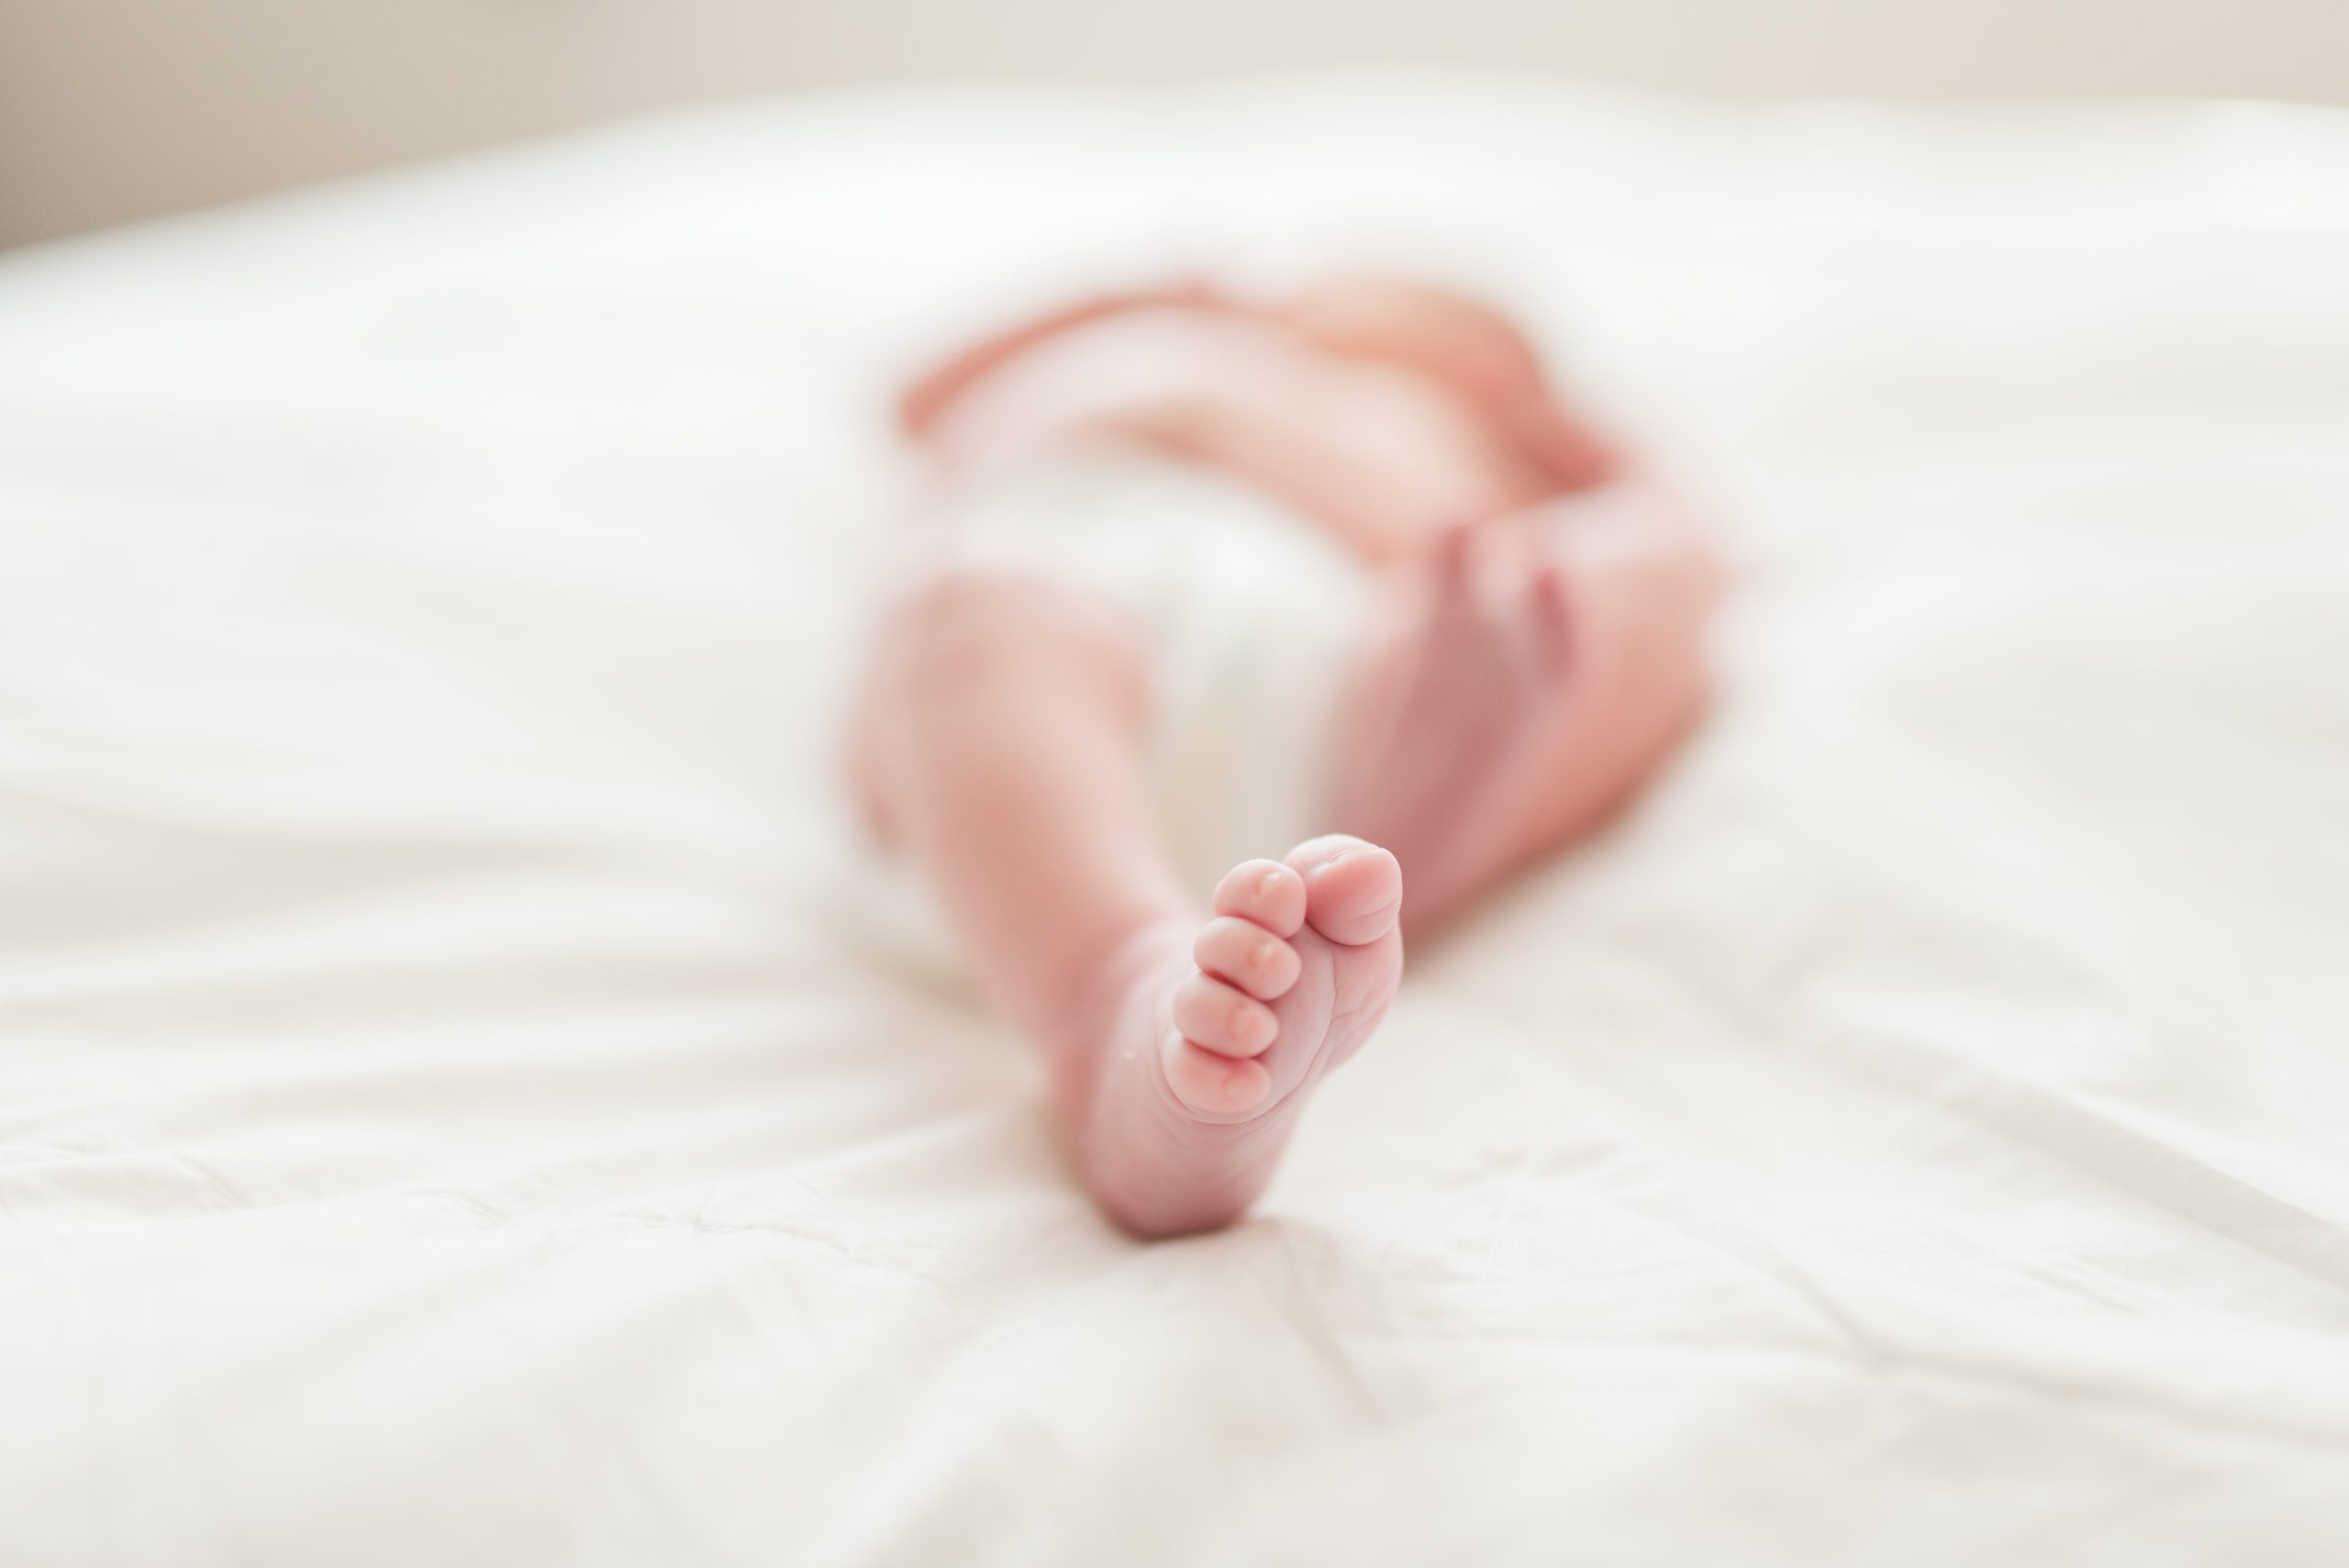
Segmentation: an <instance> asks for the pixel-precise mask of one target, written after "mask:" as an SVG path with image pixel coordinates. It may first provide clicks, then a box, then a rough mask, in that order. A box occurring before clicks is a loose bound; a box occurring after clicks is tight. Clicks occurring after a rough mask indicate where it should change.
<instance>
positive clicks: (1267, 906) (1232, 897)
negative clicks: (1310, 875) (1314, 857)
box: [1215, 861, 1305, 937]
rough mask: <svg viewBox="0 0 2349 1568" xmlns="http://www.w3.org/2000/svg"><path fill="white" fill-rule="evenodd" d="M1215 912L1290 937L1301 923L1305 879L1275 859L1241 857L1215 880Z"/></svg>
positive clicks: (1303, 916) (1303, 914)
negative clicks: (1218, 879)
mask: <svg viewBox="0 0 2349 1568" xmlns="http://www.w3.org/2000/svg"><path fill="white" fill-rule="evenodd" d="M1215 912H1216V913H1217V914H1219V915H1236V916H1238V917H1241V919H1244V920H1252V921H1254V922H1255V923H1256V924H1257V925H1259V926H1262V927H1264V929H1266V930H1268V931H1270V932H1272V933H1273V935H1275V936H1276V937H1293V936H1295V935H1297V931H1298V930H1299V929H1301V928H1302V927H1303V926H1304V925H1305V881H1304V879H1303V878H1302V877H1300V876H1298V875H1297V872H1296V871H1295V870H1294V869H1292V868H1291V867H1288V866H1286V865H1283V864H1282V863H1281V862H1278V861H1242V862H1240V863H1239V864H1238V865H1236V866H1233V867H1232V868H1231V869H1230V871H1228V872H1226V873H1224V875H1223V880H1222V881H1221V882H1219V883H1218V884H1216V890H1215Z"/></svg>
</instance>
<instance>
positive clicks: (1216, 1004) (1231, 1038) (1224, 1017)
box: [1174, 974, 1281, 1056]
mask: <svg viewBox="0 0 2349 1568" xmlns="http://www.w3.org/2000/svg"><path fill="white" fill-rule="evenodd" d="M1174 1013H1175V1028H1176V1029H1180V1030H1182V1031H1183V1038H1184V1039H1186V1040H1189V1041H1191V1042H1192V1043H1193V1044H1195V1045H1199V1046H1204V1047H1206V1048H1207V1049H1208V1050H1209V1051H1214V1052H1216V1053H1217V1054H1218V1055H1219V1056H1255V1055H1258V1054H1261V1053H1262V1052H1263V1051H1265V1050H1266V1049H1268V1048H1269V1047H1270V1046H1271V1045H1272V1043H1273V1041H1274V1040H1275V1038H1277V1037H1278V1036H1279V1034H1280V1032H1281V1026H1280V1021H1279V1020H1278V1019H1277V1018H1274V1017H1273V1010H1272V1009H1271V1008H1270V1007H1267V1006H1264V1004H1263V1003H1262V1002H1259V1001H1257V1000H1256V999H1255V998H1254V997H1252V996H1249V995H1245V994H1243V993H1241V991H1239V990H1237V989H1235V988H1234V987H1232V986H1230V985H1227V984H1224V983H1223V982H1222V981H1220V980H1218V979H1217V978H1216V977H1215V976H1213V975H1211V974H1194V975H1192V976H1191V977H1190V978H1189V979H1187V980H1186V981H1184V982H1183V983H1182V984H1179V985H1177V986H1175V1003H1174Z"/></svg>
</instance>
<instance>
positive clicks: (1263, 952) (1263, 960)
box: [1256, 941, 1280, 969]
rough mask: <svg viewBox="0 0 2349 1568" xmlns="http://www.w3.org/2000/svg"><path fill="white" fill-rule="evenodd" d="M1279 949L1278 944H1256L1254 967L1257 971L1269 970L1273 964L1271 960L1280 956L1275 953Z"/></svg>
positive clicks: (1267, 942)
mask: <svg viewBox="0 0 2349 1568" xmlns="http://www.w3.org/2000/svg"><path fill="white" fill-rule="evenodd" d="M1279 947H1280V944H1279V943H1278V942H1273V941H1263V942H1258V943H1257V944H1256V967H1257V968H1259V969H1270V968H1271V967H1272V964H1273V960H1274V959H1275V958H1277V957H1279V956H1280V954H1279V952H1278V951H1277V950H1278V949H1279Z"/></svg>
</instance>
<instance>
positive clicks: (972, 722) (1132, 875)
mask: <svg viewBox="0 0 2349 1568" xmlns="http://www.w3.org/2000/svg"><path fill="white" fill-rule="evenodd" d="M1146 700H1147V684H1146V681H1145V672H1144V668H1143V664H1142V661H1141V650H1140V648H1139V647H1138V646H1137V644H1136V640H1135V639H1134V637H1133V635H1132V633H1131V631H1130V628H1128V627H1127V626H1126V625H1125V624H1124V623H1123V622H1122V620H1121V619H1120V617H1119V616H1118V614H1117V613H1116V611H1115V609H1114V608H1113V607H1112V606H1108V604H1106V603H1104V602H1102V601H1099V600H1096V599H1094V598H1091V597H1089V596H1087V595H1085V594H1083V593H1082V592H1080V591H1078V590H1074V589H1072V588H1069V587H1066V586H1064V585H1062V584H1057V583H1054V582H1052V581H1049V580H1045V579H1041V578H1035V577H1028V576H1023V575H1017V574H1009V573H986V572H973V571H967V570H949V571H946V572H942V573H940V574H939V575H937V576H935V577H934V578H932V579H931V580H930V581H929V582H928V583H926V584H924V585H922V586H921V587H919V588H918V589H917V590H915V591H914V592H913V593H911V594H910V595H907V598H906V599H905V601H904V602H903V604H902V605H901V606H899V608H898V610H897V611H896V613H895V614H894V615H893V616H892V617H890V619H889V621H888V622H887V624H886V626H885V628H884V631H883V637H882V643H881V648H880V650H879V652H878V655H877V657H876V659H875V662H874V671H873V674H872V678H871V680H870V682H869V684H868V685H867V688H866V692H865V695H864V705H863V712H862V714H861V715H860V720H859V732H858V740H857V755H856V759H855V761H856V766H857V772H858V776H859V782H860V785H861V787H862V788H863V792H864V794H865V795H866V800H867V804H868V806H870V807H871V809H872V811H873V814H874V817H875V819H876V820H877V821H879V822H881V823H882V824H884V826H885V829H886V830H887V831H889V832H890V833H891V834H893V835H894V836H895V837H896V840H898V841H899V842H900V843H901V845H902V846H903V847H904V848H905V849H906V850H907V851H908V852H910V853H911V854H912V856H913V857H914V858H915V860H916V861H917V862H919V864H920V865H921V867H922V869H923V870H924V872H925V873H927V875H928V876H929V878H930V881H931V883H932V884H934V886H935V887H936V889H937V891H938V894H939V895H940V898H941V902H942V904H943V905H944V906H945V910H946V913H947V916H948V917H949V919H950V920H951V922H952V924H953V926H954V928H955V929H956V930H957V932H958V933H959V934H960V936H961V937H962V940H963V942H964V944H965V945H966V947H967V949H968V951H969V952H970V955H971V958H972V962H973V964H974V969H975V970H976V973H977V974H978V978H979V980H980V983H981V984H982V985H983V986H984V987H985V990H986V991H987V993H988V995H990V996H991V997H992V998H993V999H994V1000H995V1002H996V1004H997V1005H998V1006H1000V1007H1001V1008H1002V1009H1003V1010H1004V1012H1005V1013H1006V1014H1007V1015H1008V1016H1009V1018H1011V1019H1012V1020H1013V1022H1015V1023H1016V1024H1017V1025H1019V1028H1020V1029H1023V1030H1024V1031H1025V1032H1026V1033H1027V1034H1028V1036H1029V1037H1030V1039H1031V1040H1034V1041H1035V1042H1036V1044H1037V1046H1038V1047H1039V1049H1040V1050H1041V1051H1042V1052H1043V1054H1044V1057H1045V1060H1046V1062H1047V1064H1048V1067H1049V1069H1050V1072H1051V1075H1052V1087H1053V1095H1054V1103H1055V1106H1056V1107H1057V1109H1058V1111H1059V1113H1060V1115H1061V1118H1062V1119H1063V1123H1064V1124H1065V1126H1066V1128H1067V1129H1068V1131H1069V1133H1070V1135H1071V1138H1072V1140H1073V1142H1074V1148H1075V1152H1076V1155H1077V1160H1078V1165H1079V1169H1080V1171H1081V1173H1083V1176H1084V1178H1085V1183H1086V1184H1087V1186H1088V1187H1089V1188H1090V1189H1091V1191H1092V1193H1093V1195H1094V1196H1095V1198H1096V1199H1097V1201H1098V1202H1099V1203H1100V1204H1101V1206H1102V1207H1103V1208H1104V1210H1105V1211H1106V1212H1108V1214H1109V1216H1110V1217H1111V1218H1114V1219H1116V1220H1117V1221H1118V1222H1119V1224H1121V1225H1123V1226H1125V1227H1126V1228H1127V1229H1130V1230H1133V1231H1135V1232H1136V1233H1138V1234H1143V1235H1168V1234H1175V1233H1178V1232H1182V1231H1187V1230H1197V1229H1206V1228H1209V1227H1213V1226H1218V1225H1222V1224H1227V1223H1229V1222H1230V1221H1231V1220H1232V1219H1235V1218H1238V1217H1239V1216H1240V1215H1241V1213H1243V1212H1244V1211H1245V1210H1246V1208H1247V1207H1248V1206H1249V1204H1250V1203H1252V1201H1253V1200H1254V1198H1255V1197H1256V1195H1258V1194H1259V1193H1260V1192H1261V1191H1262V1190H1263V1189H1264V1184H1266V1183H1267V1182H1268V1181H1269V1180H1270V1179H1271V1177H1272V1173H1273V1170H1274V1168H1275V1164H1276V1163H1277V1162H1278V1159H1279V1156H1280V1153H1281V1151H1282V1150H1283V1148H1284V1147H1285V1146H1286V1142H1287V1139H1288V1134H1289V1131H1290V1129H1291V1127H1292V1126H1293V1124H1294V1122H1295V1119H1296V1116H1297V1112H1298V1110H1299V1109H1300V1108H1301V1107H1302V1105H1303V1102H1304V1101H1305V1099H1306V1097H1307V1095H1308V1091H1309V1090H1310V1088H1311V1087H1312V1085H1313V1084H1314V1083H1315V1082H1316V1081H1317V1080H1318V1079H1319V1075H1320V1074H1321V1073H1322V1072H1324V1071H1326V1070H1327V1069H1328V1068H1329V1067H1330V1066H1333V1065H1335V1064H1336V1063H1338V1062H1341V1061H1343V1060H1345V1058H1346V1057H1348V1056H1350V1055H1351V1054H1352V1053H1353V1051H1355V1050H1357V1049H1358V1048H1359V1047H1360V1046H1361V1044H1362V1043H1363V1041H1364V1040H1366V1039H1367V1038H1368V1037H1369V1035H1370V1033H1371V1031H1372V1030H1373V1029H1375V1027H1376V1026H1377V1023H1378V1021H1379V1019H1380V1018H1381V1017H1382V1016H1383V1015H1384V1013H1385V1011H1386V1003H1387V1000H1388V998H1389V997H1390V996H1391V995H1393V992H1394V988H1395V982H1396V980H1397V977H1398V975H1399V973H1400V972H1401V967H1402V943H1401V938H1400V936H1399V935H1398V934H1397V918H1398V916H1399V914H1400V909H1401V903H1402V883H1401V878H1400V874H1399V873H1398V871H1397V867H1396V864H1395V861H1394V857H1393V856H1391V855H1389V854H1387V853H1386V851H1384V850H1381V849H1378V848H1376V847H1375V846H1373V845H1371V844H1368V843H1365V842H1363V841H1362V840H1356V839H1347V838H1331V839H1322V840H1312V841H1309V842H1308V843H1306V844H1302V845H1299V846H1297V848H1296V849H1294V850H1292V851H1290V852H1289V853H1288V854H1287V855H1286V857H1285V858H1284V859H1282V860H1280V861H1252V862H1245V863H1243V864H1242V865H1241V866H1240V867H1238V868H1236V869H1235V870H1234V871H1233V872H1232V873H1230V875H1229V876H1227V877H1226V878H1225V879H1224V882H1223V884H1222V886H1221V887H1220V888H1219V890H1218V892H1217V895H1216V900H1215V914H1214V916H1213V917H1202V916H1201V915H1200V914H1199V913H1198V912H1197V911H1195V910H1193V909H1192V908H1191V907H1189V906H1188V905H1187V902H1186V898H1185V896H1184V895H1183V892H1182V890H1181V889H1180V887H1179V886H1178V885H1177V884H1176V881H1175V875H1174V873H1173V872H1172V871H1171V870H1170V868H1169V865H1168V863H1167V860H1166V857H1165V855H1164V854H1163V851H1162V849H1161V847H1160V845H1159V842H1158V840H1157V839H1156V837H1155V832H1154V828H1153V824H1152V813H1151V805H1150V797H1149V795H1148V793H1147V789H1146V785H1145V782H1144V780H1143V777H1142V773H1141V725H1142V721H1143V719H1144V717H1145V713H1144V708H1145V704H1146Z"/></svg>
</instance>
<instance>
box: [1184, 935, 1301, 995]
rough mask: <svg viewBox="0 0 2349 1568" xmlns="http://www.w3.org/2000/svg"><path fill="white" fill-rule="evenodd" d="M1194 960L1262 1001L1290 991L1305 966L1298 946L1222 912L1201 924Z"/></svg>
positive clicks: (1192, 955) (1201, 966) (1208, 971)
mask: <svg viewBox="0 0 2349 1568" xmlns="http://www.w3.org/2000/svg"><path fill="white" fill-rule="evenodd" d="M1191 961H1192V962H1194V963H1197V965H1198V966H1199V967H1200V968H1201V969H1203V970H1205V971H1207V973H1209V974H1212V975H1214V976H1216V977H1217V978H1218V979H1219V980H1226V981H1229V982H1230V983H1231V984H1233V985H1235V986H1237V987H1239V988H1240V989H1241V990H1242V991H1245V992H1246V993H1248V995H1251V996H1253V997H1255V998H1256V1000H1258V1001H1260V1002H1269V1001H1271V1000H1273V999H1274V998H1275V997H1276V996H1282V995H1287V993H1288V988H1289V987H1290V986H1292V985H1294V984H1297V974H1298V973H1299V972H1300V971H1301V970H1302V969H1303V967H1304V965H1303V962H1302V961H1300V960H1299V959H1298V958H1297V950H1296V949H1295V948H1293V947H1291V946H1289V945H1288V943H1287V942H1286V941H1284V940H1281V939H1280V938H1278V937H1276V936H1275V935H1273V933H1272V932H1270V931H1268V930H1266V929H1264V927H1262V926H1259V925H1258V924H1256V923H1255V922H1254V921H1253V920H1245V919H1242V918H1241V917H1239V916H1237V915H1218V916H1217V917H1215V918H1214V919H1212V920H1209V921H1208V923H1207V924H1206V925H1204V926H1202V927H1200V928H1199V939H1198V940H1197V941H1196V942H1194V943H1192V944H1191Z"/></svg>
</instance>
